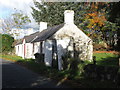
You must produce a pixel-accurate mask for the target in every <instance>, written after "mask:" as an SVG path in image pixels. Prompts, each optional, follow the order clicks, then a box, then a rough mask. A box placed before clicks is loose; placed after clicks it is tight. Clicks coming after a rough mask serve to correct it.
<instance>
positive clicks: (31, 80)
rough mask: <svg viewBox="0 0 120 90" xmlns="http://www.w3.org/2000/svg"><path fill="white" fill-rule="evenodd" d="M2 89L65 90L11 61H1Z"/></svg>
mask: <svg viewBox="0 0 120 90" xmlns="http://www.w3.org/2000/svg"><path fill="white" fill-rule="evenodd" d="M1 61H2V63H0V64H2V88H66V86H65V85H61V86H57V82H55V81H53V80H51V79H50V78H47V77H44V76H40V75H39V74H36V73H34V72H32V71H30V70H28V69H26V68H24V67H22V66H20V65H17V64H15V63H14V62H12V61H7V60H1Z"/></svg>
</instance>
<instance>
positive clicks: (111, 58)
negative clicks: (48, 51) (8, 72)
mask: <svg viewBox="0 0 120 90" xmlns="http://www.w3.org/2000/svg"><path fill="white" fill-rule="evenodd" d="M94 56H96V60H97V64H98V65H113V66H116V65H118V55H114V54H111V53H94ZM0 58H3V59H6V60H11V61H14V62H15V63H17V64H20V65H22V66H24V67H26V68H28V69H30V70H32V71H33V72H36V73H38V74H41V75H44V76H46V77H49V78H52V79H54V80H56V81H58V85H59V84H66V85H68V86H70V87H73V88H106V87H109V88H115V87H116V85H115V84H114V83H113V82H111V81H103V82H101V81H98V80H92V79H87V78H84V76H83V75H81V74H80V75H79V76H76V77H75V78H73V77H71V78H68V76H70V73H69V72H70V71H69V70H64V71H58V70H57V69H54V68H51V67H47V66H45V65H44V63H39V64H38V63H36V62H35V60H34V59H22V58H21V57H19V56H15V55H0ZM86 63H87V64H88V63H89V62H86ZM80 67H81V68H82V67H83V65H81V66H80ZM80 72H81V71H80Z"/></svg>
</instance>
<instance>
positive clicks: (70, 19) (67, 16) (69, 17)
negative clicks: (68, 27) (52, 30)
mask: <svg viewBox="0 0 120 90" xmlns="http://www.w3.org/2000/svg"><path fill="white" fill-rule="evenodd" d="M64 22H65V24H74V11H73V10H65V12H64Z"/></svg>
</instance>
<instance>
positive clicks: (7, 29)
mask: <svg viewBox="0 0 120 90" xmlns="http://www.w3.org/2000/svg"><path fill="white" fill-rule="evenodd" d="M29 22H31V21H30V19H29V17H28V16H26V15H24V14H23V13H22V11H17V10H16V11H15V12H14V13H13V14H12V15H11V16H10V17H9V18H6V19H4V22H3V23H2V29H3V32H4V33H7V34H10V35H15V36H19V32H17V31H16V30H17V29H20V28H21V27H22V26H24V25H25V24H27V23H29ZM13 28H15V29H16V30H14V31H15V32H14V33H11V30H12V29H13Z"/></svg>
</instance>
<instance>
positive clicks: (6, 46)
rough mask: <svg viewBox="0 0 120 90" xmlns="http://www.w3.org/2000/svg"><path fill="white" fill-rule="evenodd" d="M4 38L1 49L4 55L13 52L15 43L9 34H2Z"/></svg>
mask: <svg viewBox="0 0 120 90" xmlns="http://www.w3.org/2000/svg"><path fill="white" fill-rule="evenodd" d="M1 37H2V45H1V47H0V49H1V52H3V53H8V52H10V51H12V50H13V48H14V47H13V46H12V44H13V42H14V38H13V37H12V36H10V35H8V34H1Z"/></svg>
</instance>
